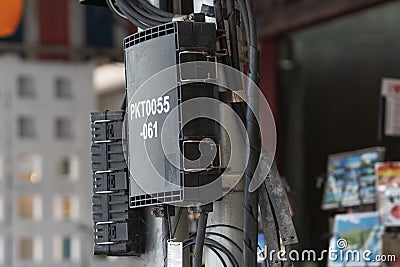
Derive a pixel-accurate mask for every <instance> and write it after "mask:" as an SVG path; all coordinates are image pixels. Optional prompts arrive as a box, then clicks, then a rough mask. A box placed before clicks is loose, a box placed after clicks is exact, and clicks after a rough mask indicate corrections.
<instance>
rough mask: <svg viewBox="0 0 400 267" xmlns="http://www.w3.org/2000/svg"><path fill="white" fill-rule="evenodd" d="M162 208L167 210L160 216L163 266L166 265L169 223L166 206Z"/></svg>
mask: <svg viewBox="0 0 400 267" xmlns="http://www.w3.org/2000/svg"><path fill="white" fill-rule="evenodd" d="M164 210H166V211H167V213H166V214H164V216H163V217H162V224H161V227H162V230H161V231H162V233H161V234H162V248H163V257H164V267H167V265H168V240H169V239H170V236H171V233H170V223H169V216H168V207H167V206H164Z"/></svg>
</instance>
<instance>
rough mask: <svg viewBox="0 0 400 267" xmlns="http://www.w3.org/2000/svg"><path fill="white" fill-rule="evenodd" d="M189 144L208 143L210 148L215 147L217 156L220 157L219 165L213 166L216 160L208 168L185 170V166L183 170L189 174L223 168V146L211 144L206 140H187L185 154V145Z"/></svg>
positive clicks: (184, 142)
mask: <svg viewBox="0 0 400 267" xmlns="http://www.w3.org/2000/svg"><path fill="white" fill-rule="evenodd" d="M187 143H199V144H200V143H207V144H209V145H210V146H214V147H215V148H216V150H217V154H216V155H217V156H218V165H217V166H215V165H213V163H214V160H213V161H212V162H211V165H210V166H208V167H207V168H185V166H183V170H184V171H187V172H199V171H210V170H214V169H221V168H222V155H221V145H220V144H215V143H211V142H209V141H205V140H186V141H183V154H185V144H187Z"/></svg>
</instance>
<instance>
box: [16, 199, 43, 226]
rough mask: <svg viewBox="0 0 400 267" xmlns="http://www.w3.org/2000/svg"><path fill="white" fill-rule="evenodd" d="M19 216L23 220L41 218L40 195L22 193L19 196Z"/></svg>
mask: <svg viewBox="0 0 400 267" xmlns="http://www.w3.org/2000/svg"><path fill="white" fill-rule="evenodd" d="M17 205H18V217H19V219H23V220H40V217H41V213H42V212H41V202H40V199H39V197H38V196H35V195H22V196H19V197H18V204H17Z"/></svg>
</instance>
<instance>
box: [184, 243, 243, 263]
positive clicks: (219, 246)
mask: <svg viewBox="0 0 400 267" xmlns="http://www.w3.org/2000/svg"><path fill="white" fill-rule="evenodd" d="M195 243H196V240H193V239H187V240H184V241H183V249H185V248H187V247H189V246H191V245H194V244H195ZM204 245H205V246H206V247H208V246H212V247H214V248H216V249H218V250H219V251H221V252H222V253H224V254H225V256H227V257H228V259H229V261H230V262H231V264H232V265H233V266H237V267H239V263H238V262H237V260H236V259H235V256H234V255H233V254H232V252H230V251H229V250H228V249H226V248H225V247H224V246H222V245H221V244H220V243H218V242H217V241H215V240H213V239H210V238H205V239H204Z"/></svg>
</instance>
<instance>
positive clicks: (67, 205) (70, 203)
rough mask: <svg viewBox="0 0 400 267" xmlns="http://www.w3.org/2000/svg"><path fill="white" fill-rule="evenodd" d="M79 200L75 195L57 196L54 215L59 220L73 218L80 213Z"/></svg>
mask: <svg viewBox="0 0 400 267" xmlns="http://www.w3.org/2000/svg"><path fill="white" fill-rule="evenodd" d="M77 202H78V200H77V198H76V197H73V196H56V198H55V201H54V215H55V218H56V219H58V220H71V219H74V218H76V217H77V215H78V206H79V205H78V203H77Z"/></svg>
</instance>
